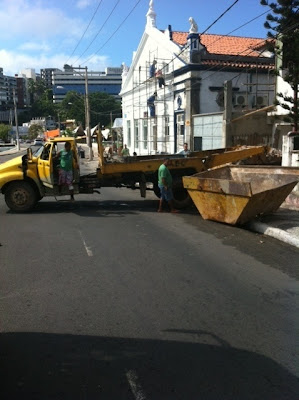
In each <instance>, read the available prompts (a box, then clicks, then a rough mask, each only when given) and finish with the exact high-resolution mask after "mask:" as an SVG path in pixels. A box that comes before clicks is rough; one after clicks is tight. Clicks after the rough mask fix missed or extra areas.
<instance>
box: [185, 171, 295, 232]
mask: <svg viewBox="0 0 299 400" xmlns="http://www.w3.org/2000/svg"><path fill="white" fill-rule="evenodd" d="M298 181H299V168H292V167H276V166H253V165H247V166H241V165H238V166H237V165H236V166H235V165H227V166H222V167H217V168H213V169H210V170H208V171H205V172H200V173H198V174H195V175H192V176H184V177H183V184H184V188H185V189H187V190H188V193H189V195H190V197H191V198H192V200H193V202H194V204H195V206H196V207H197V209H198V211H199V212H200V214H201V216H202V217H203V218H204V219H210V220H214V221H219V222H224V223H227V224H232V225H236V224H238V225H241V224H244V223H246V222H248V221H249V220H250V219H252V218H254V217H256V216H257V215H260V214H270V213H272V212H275V211H276V210H277V209H278V208H279V207H280V205H281V204H282V203H283V201H284V200H285V198H286V197H287V196H288V195H289V194H290V192H291V191H292V189H293V188H294V186H295V185H296V184H297V182H298Z"/></svg>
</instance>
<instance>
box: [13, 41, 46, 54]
mask: <svg viewBox="0 0 299 400" xmlns="http://www.w3.org/2000/svg"><path fill="white" fill-rule="evenodd" d="M19 49H20V50H30V51H43V52H47V51H49V50H50V46H48V45H47V44H46V43H35V42H26V43H23V44H21V45H20V46H19Z"/></svg>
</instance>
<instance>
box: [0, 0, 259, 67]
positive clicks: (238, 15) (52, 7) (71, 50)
mask: <svg viewBox="0 0 299 400" xmlns="http://www.w3.org/2000/svg"><path fill="white" fill-rule="evenodd" d="M234 2H235V0H208V1H207V0H154V10H155V12H156V14H157V17H156V21H157V28H159V29H166V28H167V26H168V25H171V26H172V30H175V31H185V32H187V31H188V30H189V27H190V24H189V22H188V19H189V17H193V18H194V19H195V21H196V22H197V25H198V28H199V32H203V31H205V30H206V28H207V27H208V26H209V25H210V24H211V23H212V22H213V21H215V20H216V19H217V18H218V17H219V16H220V15H221V14H222V13H223V12H224V11H225V10H226V9H227V8H228V7H229V6H231V5H232V4H233V3H234ZM134 7H135V8H134ZM148 9H149V0H0V21H1V24H0V67H2V68H3V70H4V71H3V72H4V74H5V75H14V74H16V73H19V72H20V70H21V69H24V68H33V69H35V70H36V72H39V70H40V69H41V68H45V67H56V68H61V69H62V68H63V65H64V64H65V63H66V62H67V63H69V64H72V65H74V66H78V65H81V66H86V65H87V66H88V68H89V70H94V71H103V70H104V68H105V67H108V66H109V67H119V66H120V65H121V63H122V62H125V63H126V64H127V65H130V63H131V60H132V53H133V51H134V50H136V49H137V47H138V44H139V41H140V38H141V36H142V34H143V32H144V28H145V24H146V13H147V11H148ZM96 10H97V12H96ZM132 10H133V11H132ZM266 11H267V8H266V7H263V6H261V5H260V0H239V1H238V2H237V3H236V5H234V7H233V8H232V9H231V10H230V11H229V12H228V13H227V14H225V16H224V17H222V18H221V19H220V20H219V21H218V22H217V23H216V24H215V25H213V26H212V27H211V28H210V29H209V31H208V32H207V33H215V34H223V35H226V34H229V33H230V32H232V31H233V30H235V29H236V30H235V31H234V32H233V33H231V34H232V35H236V36H249V37H258V38H265V37H266V34H267V31H266V30H265V29H264V27H263V24H264V21H265V18H266V15H263V16H261V17H259V18H257V19H255V20H254V21H252V22H250V23H248V22H249V21H250V20H252V19H254V18H256V17H258V16H259V15H261V14H262V13H265V12H266ZM93 16H94V18H93V19H92V17H93ZM247 23H248V24H247ZM244 24H246V25H245V26H244V27H242V28H240V27H241V26H242V25H244ZM88 25H89V27H88ZM87 27H88V29H87ZM237 28H239V29H237ZM85 31H86V33H85V34H84V32H85ZM83 34H84V36H83ZM82 36H83V38H82Z"/></svg>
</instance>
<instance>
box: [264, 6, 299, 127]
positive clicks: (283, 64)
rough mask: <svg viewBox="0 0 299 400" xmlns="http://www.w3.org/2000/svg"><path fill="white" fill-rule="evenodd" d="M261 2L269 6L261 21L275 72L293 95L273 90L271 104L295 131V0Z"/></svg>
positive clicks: (298, 75) (298, 16) (298, 64)
mask: <svg viewBox="0 0 299 400" xmlns="http://www.w3.org/2000/svg"><path fill="white" fill-rule="evenodd" d="M260 3H261V5H263V6H268V7H270V9H271V13H269V14H268V15H267V17H266V22H265V24H264V26H265V28H266V29H268V30H269V31H268V38H269V39H270V41H269V43H270V46H271V47H272V50H273V51H274V53H275V55H276V57H277V60H281V61H280V62H279V63H277V73H279V72H282V71H284V77H283V79H284V80H285V81H286V82H287V83H288V84H289V85H290V86H291V88H292V90H293V93H294V97H290V96H286V95H285V94H283V93H277V99H276V101H275V103H276V104H277V105H280V106H281V107H283V108H284V109H285V110H288V114H287V115H286V117H285V118H284V120H285V121H287V122H291V123H292V125H293V129H294V131H298V118H299V109H298V106H299V104H298V85H299V13H298V11H299V0H276V2H275V3H274V2H270V1H269V0H261V1H260Z"/></svg>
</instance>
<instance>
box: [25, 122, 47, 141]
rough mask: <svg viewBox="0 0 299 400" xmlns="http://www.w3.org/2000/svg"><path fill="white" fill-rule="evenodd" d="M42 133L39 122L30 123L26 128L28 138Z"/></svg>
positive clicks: (33, 137)
mask: <svg viewBox="0 0 299 400" xmlns="http://www.w3.org/2000/svg"><path fill="white" fill-rule="evenodd" d="M43 133H44V131H43V127H42V126H41V125H39V124H32V125H30V127H29V130H28V134H29V135H28V136H29V139H35V138H36V137H37V136H39V135H42V134H43Z"/></svg>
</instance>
